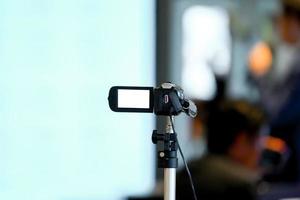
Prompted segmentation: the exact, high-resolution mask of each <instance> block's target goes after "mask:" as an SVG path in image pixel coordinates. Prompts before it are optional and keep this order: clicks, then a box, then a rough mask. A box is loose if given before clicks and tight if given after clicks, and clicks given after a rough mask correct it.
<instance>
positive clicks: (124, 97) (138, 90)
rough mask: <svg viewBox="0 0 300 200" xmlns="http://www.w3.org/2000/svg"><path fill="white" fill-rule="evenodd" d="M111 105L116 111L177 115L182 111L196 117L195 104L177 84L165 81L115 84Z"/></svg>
mask: <svg viewBox="0 0 300 200" xmlns="http://www.w3.org/2000/svg"><path fill="white" fill-rule="evenodd" d="M108 100H109V106H110V108H111V110H113V111H115V112H151V113H152V112H153V111H154V113H155V114H156V115H164V116H175V115H178V114H180V113H181V112H182V111H184V112H186V113H187V114H188V115H190V116H192V117H195V116H196V115H197V108H196V106H195V104H194V103H193V102H192V101H190V100H188V99H187V98H185V97H184V93H183V90H182V89H181V88H180V87H178V86H177V85H175V84H172V83H163V84H162V85H161V86H160V87H157V88H152V87H129V86H114V87H112V88H111V89H110V91H109V97H108Z"/></svg>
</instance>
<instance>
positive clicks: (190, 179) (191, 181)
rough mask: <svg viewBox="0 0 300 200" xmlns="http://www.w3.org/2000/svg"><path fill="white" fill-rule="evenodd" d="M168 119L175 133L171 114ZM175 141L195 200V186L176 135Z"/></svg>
mask: <svg viewBox="0 0 300 200" xmlns="http://www.w3.org/2000/svg"><path fill="white" fill-rule="evenodd" d="M170 121H171V124H172V128H173V131H174V133H176V131H175V126H174V124H173V120H172V116H170ZM176 142H177V144H178V149H179V152H180V155H181V158H182V160H183V163H184V166H185V169H186V172H187V173H188V176H189V181H190V185H191V187H192V190H193V196H194V199H195V200H197V195H196V191H195V187H194V183H193V179H192V175H191V172H190V170H189V167H188V165H187V163H186V161H185V158H184V155H183V153H182V150H181V148H180V145H179V141H178V139H177V137H176Z"/></svg>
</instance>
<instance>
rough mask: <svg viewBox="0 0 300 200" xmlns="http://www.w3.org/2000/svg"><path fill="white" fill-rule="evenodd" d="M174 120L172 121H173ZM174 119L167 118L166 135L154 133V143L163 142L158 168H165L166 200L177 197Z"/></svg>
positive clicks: (176, 145) (159, 153)
mask: <svg viewBox="0 0 300 200" xmlns="http://www.w3.org/2000/svg"><path fill="white" fill-rule="evenodd" d="M171 120H172V121H171ZM173 120H174V117H173V116H172V117H167V122H166V133H165V134H160V133H158V132H157V130H154V131H153V133H152V142H153V143H154V144H156V145H157V144H158V142H163V145H162V146H163V149H161V150H158V152H157V160H158V168H164V200H175V196H176V168H177V167H178V158H177V149H178V142H177V134H176V133H174V129H173V126H172V125H173Z"/></svg>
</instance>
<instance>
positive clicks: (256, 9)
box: [0, 0, 300, 200]
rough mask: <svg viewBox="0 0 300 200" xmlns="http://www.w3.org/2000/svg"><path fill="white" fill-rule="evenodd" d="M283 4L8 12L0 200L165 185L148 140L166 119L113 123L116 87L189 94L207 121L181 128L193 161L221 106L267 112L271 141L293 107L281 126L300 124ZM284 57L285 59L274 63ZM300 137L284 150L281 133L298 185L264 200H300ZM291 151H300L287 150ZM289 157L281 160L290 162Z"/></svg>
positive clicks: (88, 197)
mask: <svg viewBox="0 0 300 200" xmlns="http://www.w3.org/2000/svg"><path fill="white" fill-rule="evenodd" d="M281 2H282V1H280V0H263V1H262V0H156V1H155V0H143V1H140V0H131V1H122V0H119V1H114V0H112V1H104V0H72V1H71V0H41V1H36V0H26V1H25V0H1V1H0V102H1V103H0V161H1V164H0V199H7V200H16V199H30V200H48V199H49V200H50V199H51V200H96V199H106V200H109V199H113V200H114V199H126V198H128V197H130V196H151V195H152V194H153V191H154V190H155V187H156V186H157V184H156V183H157V182H159V181H160V180H161V178H162V174H161V171H159V170H157V169H156V158H155V146H154V145H153V144H152V142H151V133H152V130H153V129H155V128H157V129H159V130H163V129H164V119H163V117H156V116H154V114H145V113H114V112H112V111H110V109H109V107H108V102H107V97H108V91H109V88H110V87H111V86H114V85H128V86H153V87H154V86H159V85H160V84H161V83H163V82H167V81H171V82H173V83H175V84H178V85H180V86H181V87H182V88H183V89H184V91H185V94H186V95H187V96H189V97H190V98H191V99H193V100H194V101H195V102H196V103H197V105H198V109H199V113H200V114H199V117H197V118H196V119H194V120H191V119H190V118H188V117H187V116H185V115H180V116H178V117H176V119H175V124H176V130H177V132H178V134H179V138H180V143H181V145H182V149H183V152H184V154H185V156H186V159H187V160H188V161H190V160H193V159H195V158H199V157H201V156H202V155H203V154H204V152H205V151H206V144H205V137H204V134H205V119H206V115H207V113H209V111H210V109H211V108H212V107H213V106H214V103H215V102H217V101H221V100H222V99H244V100H246V101H248V102H252V103H256V104H258V105H260V106H262V108H263V109H264V110H265V111H266V113H267V114H266V115H267V119H268V120H267V122H266V123H265V126H264V133H263V134H265V135H267V136H269V135H271V132H272V130H273V129H272V128H273V127H274V126H272V123H273V122H274V123H275V122H276V120H278V119H277V118H276V116H278V115H280V113H281V108H282V107H283V106H282V105H283V104H284V103H285V102H286V101H288V100H287V99H292V103H291V104H292V110H294V111H297V112H296V113H292V114H290V115H287V117H285V119H286V120H287V121H288V122H292V123H293V125H295V124H298V122H299V119H300V118H299V116H300V115H299V113H300V112H298V110H297V109H299V107H300V103H297V98H299V97H298V96H299V94H300V93H299V92H297V91H296V92H295V94H293V95H291V94H292V93H293V92H289V91H294V90H292V89H291V90H290V89H288V88H289V87H288V86H290V87H292V86H293V85H295V84H297V83H296V82H297V80H299V79H298V78H297V77H295V78H294V79H292V80H294V81H292V82H291V83H290V82H289V81H287V82H288V83H286V82H284V81H283V80H291V79H289V78H288V77H289V75H290V74H297V73H296V72H298V71H299V70H295V71H296V72H294V70H292V69H290V68H285V67H284V66H285V63H286V62H287V61H286V60H288V61H290V60H292V58H291V57H292V56H291V54H292V55H294V56H296V55H297V54H296V53H295V52H296V49H297V48H296V47H295V48H292V50H291V48H290V47H291V45H290V44H289V45H284V44H282V43H283V41H282V39H280V36H279V31H278V27H277V24H278V16H280V13H282V12H283V11H282V10H283V8H282V5H281ZM299 7H300V6H299ZM299 13H300V12H299ZM299 24H300V23H299ZM299 30H300V28H299ZM297 31H298V29H297V30H294V32H295V34H296V32H297ZM297 33H298V32H297ZM299 33H300V31H299ZM299 37H300V34H299ZM295 43H297V44H299V42H298V41H297V42H295ZM281 46H282V47H283V48H279V47H281ZM295 46H296V45H295ZM298 46H299V45H298ZM277 47H278V48H277ZM276 49H279V50H276ZM281 51H283V52H285V53H283V54H280V55H283V57H280V55H277V52H281ZM289 52H292V53H291V54H289ZM298 55H300V54H298ZM296 57H297V56H296ZM278 63H279V64H278ZM291 68H292V67H291ZM298 68H299V69H300V67H298ZM271 71H272V73H271ZM273 71H275V72H274V73H273ZM291 72H292V73H291ZM264 81H267V83H264ZM264 84H266V85H267V86H270V87H271V89H270V90H271V91H277V93H276V92H269V90H268V91H267V90H264V88H266V87H267V86H265V85H264ZM289 84H290V85H289ZM285 91H286V92H285ZM298 91H299V90H298ZM274 93H275V94H274ZM273 94H274V95H273ZM276 95H277V96H276ZM290 96H292V97H290ZM278 97H282V99H281V98H278ZM270 99H271V100H270ZM272 99H273V100H274V102H273V101H272ZM276 100H278V101H276ZM288 124H289V123H288ZM275 127H276V126H275ZM293 128H294V127H293ZM296 129H297V131H298V132H297V131H296V132H295V133H297V134H294V132H293V134H292V135H293V137H288V138H286V135H289V134H288V133H287V134H285V130H290V129H280V130H279V132H280V134H277V133H276V131H274V136H276V137H278V138H281V140H282V141H284V142H286V145H287V148H288V152H289V153H288V154H289V155H293V153H295V157H294V160H293V162H292V164H291V165H292V166H293V167H292V168H293V170H294V173H292V174H287V175H286V174H282V173H281V172H280V173H277V174H276V175H273V174H269V175H268V176H266V177H265V182H264V183H265V184H263V187H261V189H260V192H261V193H260V194H262V195H261V196H263V195H269V194H270V195H271V196H272V195H277V194H273V192H272V185H273V183H274V185H275V186H274V187H276V188H280V189H276V191H277V192H278V191H281V190H282V192H281V193H280V194H278V195H277V196H278V197H279V196H280V197H291V196H289V195H290V194H291V193H293V195H294V196H293V197H295V195H296V196H297V195H298V197H299V196H300V187H299V186H298V182H299V177H300V176H299V173H298V172H299V169H300V168H299V166H298V164H295V163H298V161H299V159H298V158H299V154H297V152H298V151H299V152H300V131H299V130H300V128H299V126H297V127H296ZM297 138H298V139H299V140H297ZM290 141H299V142H298V143H297V144H295V143H293V144H291V145H290V146H289V142H290ZM271 146H272V145H271ZM275 146H276V145H275ZM272 150H274V148H273V149H272ZM276 150H278V149H276V148H275V151H276ZM278 151H279V150H278ZM284 153H285V152H283V150H282V151H281V149H280V152H277V154H279V155H280V156H281V157H284V158H285V157H286V155H285V154H284ZM283 154H284V155H283ZM280 159H281V158H280ZM281 160H284V159H281ZM280 162H281V161H280ZM268 163H269V164H270V163H271V164H273V163H272V161H270V162H268ZM275 163H276V162H275ZM293 163H294V164H293ZM179 164H180V166H182V163H181V161H180V163H179ZM271 164H270V165H271ZM284 164H285V163H284ZM272 167H273V165H272ZM275 168H276V167H275ZM267 183H268V184H267ZM269 183H270V184H269ZM277 183H278V184H277ZM291 185H292V186H291ZM291 190H292V191H293V192H290V191H291ZM295 191H296V193H295ZM289 192H290V193H289ZM297 192H298V193H297ZM287 193H288V194H287ZM270 195H269V196H270ZM284 195H285V196H284ZM272 197H273V196H272ZM271 199H272V198H271ZM273 199H276V198H275V197H274V198H273Z"/></svg>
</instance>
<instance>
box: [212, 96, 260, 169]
mask: <svg viewBox="0 0 300 200" xmlns="http://www.w3.org/2000/svg"><path fill="white" fill-rule="evenodd" d="M262 123H263V112H262V111H261V110H259V109H258V108H256V107H254V106H252V105H250V104H249V103H247V102H245V101H231V102H227V103H224V105H222V106H220V108H219V109H217V110H216V111H215V112H212V113H211V114H210V117H209V118H208V122H207V148H208V151H209V152H210V153H213V154H219V155H226V156H228V157H230V158H231V159H233V160H234V161H236V162H238V163H240V164H242V165H244V166H246V167H248V168H255V167H257V164H258V158H259V149H258V139H259V137H258V136H259V130H260V127H261V125H262Z"/></svg>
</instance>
